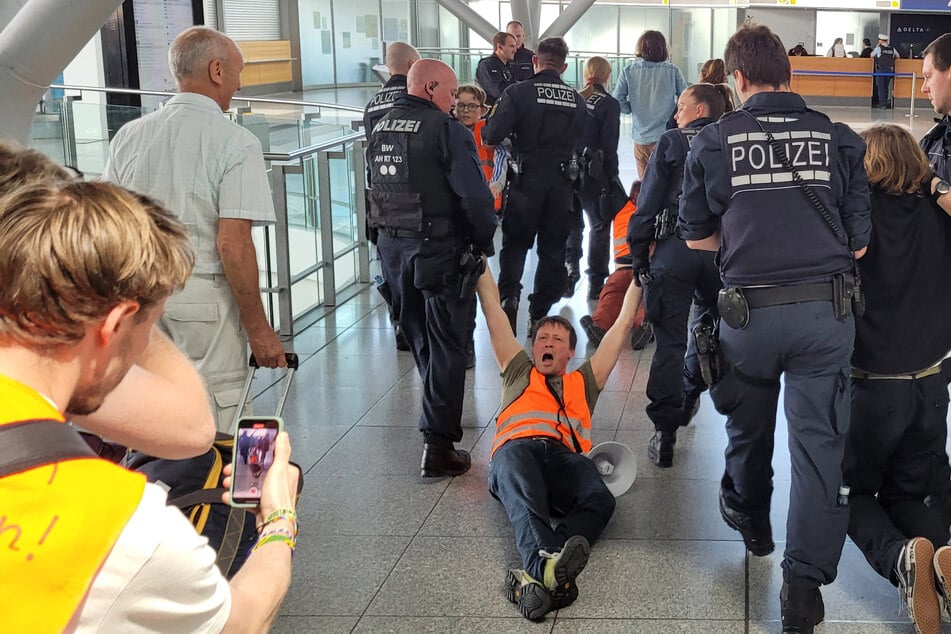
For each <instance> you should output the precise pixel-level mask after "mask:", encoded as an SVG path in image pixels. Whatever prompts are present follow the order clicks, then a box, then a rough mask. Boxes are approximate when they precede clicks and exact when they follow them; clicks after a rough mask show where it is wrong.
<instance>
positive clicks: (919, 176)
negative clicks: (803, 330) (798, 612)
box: [844, 125, 951, 632]
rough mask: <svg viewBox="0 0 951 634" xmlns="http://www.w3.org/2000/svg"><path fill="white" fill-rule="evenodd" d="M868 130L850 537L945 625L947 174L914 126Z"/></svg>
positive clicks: (904, 593)
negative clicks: (943, 201) (868, 225)
mask: <svg viewBox="0 0 951 634" xmlns="http://www.w3.org/2000/svg"><path fill="white" fill-rule="evenodd" d="M861 137H862V138H863V139H864V140H865V143H866V144H867V145H868V150H867V152H866V154H865V169H866V171H867V172H868V179H869V184H870V185H871V188H872V192H871V203H872V237H871V242H869V245H868V252H867V253H866V254H865V257H864V258H862V259H861V260H859V261H858V267H859V272H860V274H861V276H862V287H863V288H864V289H865V295H866V302H865V303H866V306H867V308H866V312H865V315H864V316H856V318H855V351H854V353H853V355H852V366H853V369H852V422H851V425H850V427H849V433H848V438H847V444H846V450H845V460H844V482H845V484H847V485H848V486H850V487H851V493H850V496H849V531H848V534H849V537H850V538H851V539H852V541H853V542H855V544H856V545H857V546H858V547H859V548H860V549H861V550H862V553H863V554H864V555H865V558H866V559H868V562H869V564H871V565H872V567H873V568H874V569H875V571H876V572H878V574H880V575H881V576H883V577H884V578H886V579H888V580H889V581H890V582H891V583H892V584H893V585H896V586H899V594H900V595H901V597H902V599H903V600H904V601H905V602H906V603H907V605H908V616H909V617H910V618H911V619H912V620H913V621H914V623H915V627H916V628H917V630H918V632H938V631H939V629H940V625H941V611H940V607H939V603H938V595H937V593H936V592H935V576H936V575H937V579H938V581H939V582H940V583H939V588H938V589H939V591H940V593H941V594H943V595H944V596H945V597H947V596H948V590H949V584H951V547H949V546H947V543H948V537H949V534H948V519H947V517H948V516H947V510H948V509H947V503H948V501H949V497H951V480H949V477H951V468H949V466H948V455H947V453H946V451H945V443H946V441H947V433H948V431H947V416H948V377H947V376H945V375H943V374H942V373H941V361H942V360H943V359H944V358H945V356H946V355H947V353H948V350H949V349H951V322H949V321H948V317H947V316H948V314H949V313H951V295H949V294H948V292H947V291H948V283H947V277H948V272H949V271H951V239H949V236H951V217H949V215H948V214H947V213H945V212H943V211H942V210H941V209H939V208H938V207H937V206H936V205H935V204H934V202H933V200H932V196H931V191H932V182H933V180H937V178H936V177H933V174H932V172H931V169H930V168H929V167H928V162H927V160H926V158H925V155H924V153H923V152H922V151H921V150H920V149H919V148H918V145H917V143H915V140H914V139H913V138H912V136H911V135H910V134H909V133H908V132H907V131H906V130H905V129H904V128H902V127H900V126H897V125H879V126H875V127H872V128H868V129H867V130H865V131H864V132H862V134H861ZM935 548H937V549H938V550H937V553H936V552H935ZM946 605H947V604H946Z"/></svg>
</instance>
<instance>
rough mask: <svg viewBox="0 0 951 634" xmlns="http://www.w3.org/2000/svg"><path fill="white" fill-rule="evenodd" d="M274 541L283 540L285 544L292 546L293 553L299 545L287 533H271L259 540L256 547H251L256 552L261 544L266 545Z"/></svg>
mask: <svg viewBox="0 0 951 634" xmlns="http://www.w3.org/2000/svg"><path fill="white" fill-rule="evenodd" d="M274 542H282V543H284V544H287V545H288V547H290V549H291V554H292V555H293V554H294V549H295V548H296V547H297V542H295V541H294V540H293V539H291V538H290V537H288V536H287V535H269V536H268V537H265V538H263V539H260V540H258V543H257V544H255V545H254V548H252V549H251V552H254V551H255V550H257V549H258V548H260V547H261V546H264V545H265V544H271V543H274Z"/></svg>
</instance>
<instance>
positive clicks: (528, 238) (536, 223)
mask: <svg viewBox="0 0 951 634" xmlns="http://www.w3.org/2000/svg"><path fill="white" fill-rule="evenodd" d="M572 198H573V188H572V184H571V183H570V182H569V181H568V179H567V177H565V175H564V174H562V172H561V166H560V164H558V163H553V164H551V165H548V166H544V167H542V166H535V167H532V168H525V170H524V172H523V173H522V174H521V175H520V176H519V180H518V183H517V184H516V183H513V184H512V187H511V189H510V191H509V199H508V203H507V205H506V208H505V215H504V216H503V218H502V249H501V250H500V251H499V294H500V296H501V298H502V299H503V300H506V299H510V298H515V299H518V298H520V297H521V294H522V283H521V280H522V273H524V271H525V256H526V255H527V254H528V250H529V249H531V248H532V244H533V243H534V242H535V237H536V236H538V266H537V267H536V269H535V287H534V291H533V292H532V294H531V295H529V298H528V299H529V302H530V306H529V317H531V318H532V319H540V318H542V317H544V316H545V315H547V314H548V311H549V310H550V309H551V307H552V306H553V305H554V304H555V302H557V301H558V300H560V299H561V296H562V295H563V294H564V292H565V241H566V240H567V238H568V232H569V231H570V230H571V226H570V222H569V218H570V217H571V205H572Z"/></svg>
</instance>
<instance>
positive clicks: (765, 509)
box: [678, 26, 871, 632]
mask: <svg viewBox="0 0 951 634" xmlns="http://www.w3.org/2000/svg"><path fill="white" fill-rule="evenodd" d="M724 60H725V62H726V70H727V72H728V73H730V74H731V75H733V77H734V85H735V87H736V91H737V94H738V95H739V97H740V99H741V100H742V101H744V103H743V106H742V107H741V108H740V109H738V110H736V111H734V112H733V113H730V114H727V115H724V117H723V118H722V119H720V121H719V122H717V123H712V124H710V125H708V126H706V127H705V128H703V130H701V131H700V132H699V133H698V134H697V136H696V137H695V138H694V141H693V143H692V145H691V148H690V153H689V155H688V157H687V167H686V173H685V175H684V187H683V190H684V191H683V197H682V199H681V204H680V218H679V222H678V230H679V232H680V235H682V236H683V237H684V239H685V240H687V245H688V246H689V247H691V248H696V249H706V250H716V249H717V248H719V263H720V273H721V277H722V279H723V285H724V287H725V288H724V290H723V291H721V292H720V299H719V300H718V309H719V312H720V315H721V321H720V333H719V343H720V347H721V351H722V355H723V362H724V365H725V366H726V368H727V371H726V373H725V374H724V376H723V377H722V378H721V379H720V381H719V382H718V383H716V384H715V386H714V387H713V388H712V389H711V396H712V397H713V402H714V405H716V407H717V410H718V411H719V412H721V413H722V414H725V415H726V416H727V423H726V427H727V435H728V437H729V443H728V446H727V449H726V456H725V457H726V469H725V472H724V475H723V479H722V481H721V486H720V512H721V515H722V516H723V518H724V520H725V521H726V523H727V524H728V525H729V526H731V527H732V528H734V529H736V530H738V531H739V532H740V534H741V535H742V537H743V541H744V543H745V544H746V547H747V549H748V550H749V551H750V552H752V553H753V554H754V555H759V556H763V555H766V554H768V553H770V552H772V550H773V548H774V544H773V540H772V531H771V527H770V524H769V508H770V498H771V495H772V489H773V487H772V475H773V471H772V467H771V460H772V454H773V435H774V430H775V425H776V406H777V402H778V399H779V390H780V377H781V376H783V377H784V385H785V404H784V405H785V414H786V421H787V426H788V432H789V451H790V461H791V464H792V474H791V487H790V499H789V515H788V518H787V523H786V535H787V537H786V551H785V553H784V557H783V563H782V568H783V587H782V591H781V593H780V605H781V611H782V621H783V632H812V631H813V628H814V626H815V625H816V624H818V623H820V622H821V621H822V620H823V618H824V614H825V612H824V606H823V603H822V595H821V593H820V592H819V586H820V585H823V584H828V583H832V581H833V580H834V579H835V576H836V568H837V565H838V561H839V556H840V555H841V552H842V546H843V544H844V542H845V533H846V528H847V526H848V522H849V511H848V507H847V505H846V504H847V499H848V496H847V490H843V488H842V487H843V482H842V457H843V453H844V449H845V438H846V433H847V432H848V426H849V414H850V403H849V401H850V393H851V384H850V379H849V372H850V367H851V364H850V360H851V356H852V343H853V338H854V335H855V326H854V321H853V318H852V314H851V311H852V310H853V305H852V304H853V302H854V303H855V309H856V310H860V309H861V306H860V302H859V301H857V296H856V294H855V292H854V287H855V279H854V277H853V275H852V272H853V271H854V270H855V268H856V267H855V258H856V257H861V256H862V255H864V253H865V249H866V246H867V244H868V240H869V235H870V231H871V219H870V210H869V188H868V181H867V178H866V173H865V167H864V165H863V160H864V153H865V145H864V142H863V141H862V140H861V139H860V138H859V137H858V136H857V135H856V134H855V133H854V132H852V130H850V129H849V128H848V127H847V126H845V125H844V124H833V123H832V122H831V121H830V120H829V119H828V118H827V117H826V116H825V115H822V114H821V113H818V112H815V111H812V110H810V109H808V108H807V107H806V104H805V102H804V101H803V100H802V98H801V97H800V96H799V95H796V94H794V93H792V92H790V90H789V82H790V75H791V73H790V66H789V58H788V57H787V56H786V52H785V50H784V49H783V45H782V42H781V41H780V39H779V38H778V37H777V36H776V35H774V34H773V33H772V32H771V31H770V30H769V29H768V28H766V27H765V26H755V27H749V26H745V27H743V28H741V29H740V30H738V31H737V32H736V34H734V35H733V37H731V38H730V40H729V42H728V43H727V46H726V52H725V54H724ZM787 165H788V167H787ZM797 175H798V176H797ZM799 179H801V186H800V182H799ZM820 208H821V210H822V211H820Z"/></svg>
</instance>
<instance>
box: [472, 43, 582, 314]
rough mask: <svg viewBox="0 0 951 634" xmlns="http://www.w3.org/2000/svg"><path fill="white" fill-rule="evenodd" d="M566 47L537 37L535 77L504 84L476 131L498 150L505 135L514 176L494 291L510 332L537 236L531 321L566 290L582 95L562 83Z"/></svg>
mask: <svg viewBox="0 0 951 634" xmlns="http://www.w3.org/2000/svg"><path fill="white" fill-rule="evenodd" d="M567 56H568V45H567V44H565V41H564V40H563V39H562V38H560V37H552V38H548V39H546V40H542V41H541V42H540V43H539V45H538V53H537V54H536V55H535V75H533V76H532V78H531V79H529V80H526V81H523V82H520V83H518V84H515V85H514V86H511V87H509V88H508V89H507V90H506V91H505V92H504V93H503V94H502V98H501V99H500V100H499V102H498V103H497V104H496V106H495V108H494V109H493V110H492V113H491V114H490V115H489V119H488V121H487V122H486V124H485V127H484V128H483V129H482V140H483V141H484V142H485V143H486V144H488V145H498V144H499V143H501V142H502V141H503V140H504V139H505V138H506V137H511V139H512V146H513V151H514V159H513V161H514V163H515V164H516V165H517V166H518V168H517V169H518V175H517V178H516V179H514V182H513V183H512V185H511V188H510V190H509V198H508V204H507V205H506V209H505V215H504V217H503V220H502V251H501V253H500V254H499V266H500V271H499V292H500V293H501V297H502V308H503V309H504V310H505V314H506V315H508V318H509V321H510V323H511V324H512V332H513V333H514V332H517V331H516V326H515V319H516V315H517V314H518V303H519V298H520V296H521V292H522V284H521V279H522V272H523V271H524V270H525V256H526V254H527V253H528V250H529V249H530V248H531V247H532V243H533V242H534V241H535V236H536V235H537V236H538V267H537V268H536V270H535V289H534V292H533V293H532V294H531V295H529V298H528V299H529V311H528V312H529V318H530V319H531V321H532V323H533V322H535V321H537V320H539V319H541V318H542V317H544V316H545V315H547V314H548V311H549V310H550V309H551V307H552V305H553V304H554V303H555V302H556V301H558V300H559V299H560V298H561V296H562V294H563V293H564V289H565V264H564V263H565V240H566V239H567V238H568V232H569V230H570V228H571V225H570V223H569V220H568V219H569V214H570V213H571V202H572V191H573V187H574V181H575V180H577V178H578V176H579V171H580V170H579V168H578V164H577V161H576V154H577V151H578V149H579V148H578V146H579V144H580V141H581V134H582V132H583V130H584V124H585V118H586V117H588V116H589V115H588V112H587V108H586V106H585V102H584V98H582V96H581V95H579V94H578V92H577V91H575V90H574V89H573V88H571V87H569V86H568V85H567V84H565V83H564V82H563V81H561V73H563V72H564V71H565V68H567V66H566V65H565V58H566V57H567Z"/></svg>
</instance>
